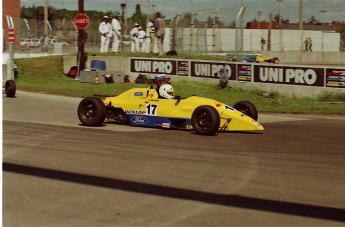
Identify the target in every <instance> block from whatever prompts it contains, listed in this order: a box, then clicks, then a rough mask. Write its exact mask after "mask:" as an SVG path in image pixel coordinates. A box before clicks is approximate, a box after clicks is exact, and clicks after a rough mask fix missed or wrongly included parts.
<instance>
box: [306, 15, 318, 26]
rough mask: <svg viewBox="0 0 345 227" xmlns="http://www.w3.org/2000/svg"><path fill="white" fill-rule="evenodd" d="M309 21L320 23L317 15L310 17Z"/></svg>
mask: <svg viewBox="0 0 345 227" xmlns="http://www.w3.org/2000/svg"><path fill="white" fill-rule="evenodd" d="M308 23H311V24H316V23H319V21H318V20H317V19H316V17H315V16H311V17H310V18H309V19H308Z"/></svg>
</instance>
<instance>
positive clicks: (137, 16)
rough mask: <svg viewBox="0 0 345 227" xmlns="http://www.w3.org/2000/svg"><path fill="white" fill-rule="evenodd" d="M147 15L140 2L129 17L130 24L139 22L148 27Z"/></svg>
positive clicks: (131, 25)
mask: <svg viewBox="0 0 345 227" xmlns="http://www.w3.org/2000/svg"><path fill="white" fill-rule="evenodd" d="M146 20H147V15H145V14H143V13H142V11H141V6H140V4H136V6H135V12H134V13H133V15H132V16H131V17H130V18H129V22H130V23H129V26H130V27H133V26H134V24H135V23H138V24H139V25H140V26H142V27H146Z"/></svg>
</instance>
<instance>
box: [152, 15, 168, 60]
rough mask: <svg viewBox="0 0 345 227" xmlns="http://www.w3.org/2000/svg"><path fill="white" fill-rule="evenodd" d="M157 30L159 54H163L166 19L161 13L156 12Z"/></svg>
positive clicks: (155, 23) (155, 22)
mask: <svg viewBox="0 0 345 227" xmlns="http://www.w3.org/2000/svg"><path fill="white" fill-rule="evenodd" d="M154 25H155V31H156V33H155V34H156V41H157V47H158V54H159V55H162V54H163V41H164V35H165V21H164V20H163V19H162V18H161V13H160V12H157V13H156V19H155V21H154Z"/></svg>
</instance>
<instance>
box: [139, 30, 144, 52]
mask: <svg viewBox="0 0 345 227" xmlns="http://www.w3.org/2000/svg"><path fill="white" fill-rule="evenodd" d="M138 29H139V32H138V40H139V51H141V52H146V32H145V31H144V30H143V29H142V28H141V27H139V28H138Z"/></svg>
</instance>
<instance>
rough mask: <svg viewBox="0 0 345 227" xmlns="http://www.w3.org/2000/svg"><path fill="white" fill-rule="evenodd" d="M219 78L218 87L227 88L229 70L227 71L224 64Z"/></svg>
mask: <svg viewBox="0 0 345 227" xmlns="http://www.w3.org/2000/svg"><path fill="white" fill-rule="evenodd" d="M218 76H219V78H220V80H219V83H218V87H220V88H225V87H226V86H227V85H228V81H229V76H228V70H227V69H226V64H224V65H223V67H222V68H220V70H219V72H218Z"/></svg>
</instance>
